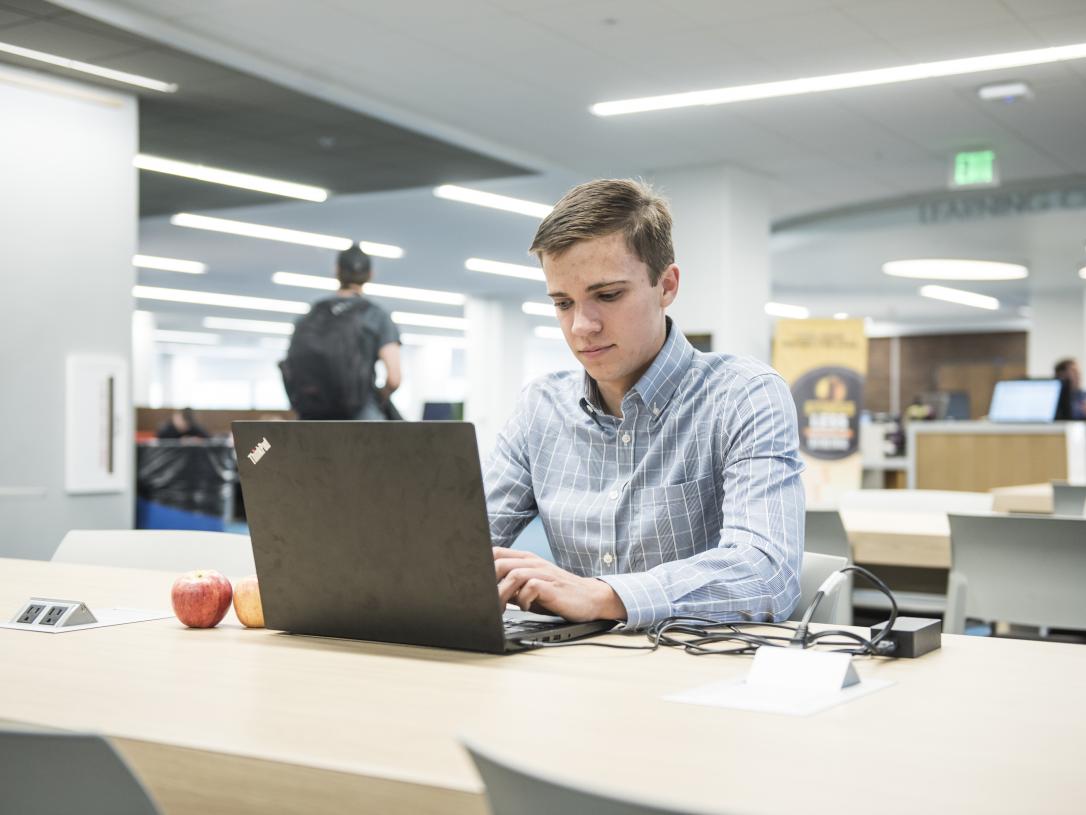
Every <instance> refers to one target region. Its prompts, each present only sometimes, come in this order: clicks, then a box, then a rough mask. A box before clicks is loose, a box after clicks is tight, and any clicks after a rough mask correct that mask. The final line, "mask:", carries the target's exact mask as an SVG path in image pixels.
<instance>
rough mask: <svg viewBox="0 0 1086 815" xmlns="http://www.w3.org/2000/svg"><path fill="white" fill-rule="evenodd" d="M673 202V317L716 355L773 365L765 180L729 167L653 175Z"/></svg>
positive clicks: (767, 213)
mask: <svg viewBox="0 0 1086 815" xmlns="http://www.w3.org/2000/svg"><path fill="white" fill-rule="evenodd" d="M652 182H653V185H654V186H655V187H656V188H657V189H658V190H659V191H660V192H661V193H662V194H663V195H664V196H665V197H666V198H667V199H668V200H669V201H670V203H671V214H672V218H673V220H674V228H673V231H672V234H673V236H674V241H675V262H676V263H678V265H679V272H680V277H679V296H678V298H677V299H676V300H675V303H674V305H672V306H671V308H670V310H669V314H670V315H671V317H672V319H674V320H675V322H676V324H677V325H678V326H679V328H680V329H681V330H682V331H683V333H685V334H711V335H712V350H714V351H724V352H727V353H732V354H748V355H750V356H753V357H757V358H758V359H761V360H763V361H765V362H768V361H769V358H770V342H769V341H770V323H769V319H768V317H766V314H765V311H764V308H765V304H766V302H767V301H768V300H769V299H770V297H769V196H768V192H767V189H766V184H765V182H764V180H763V179H761V178H759V177H757V176H754V175H752V174H750V173H747V172H744V171H743V170H739V169H736V168H734V167H729V166H725V165H714V166H707V167H685V168H681V169H677V170H665V171H660V172H656V173H653V175H652Z"/></svg>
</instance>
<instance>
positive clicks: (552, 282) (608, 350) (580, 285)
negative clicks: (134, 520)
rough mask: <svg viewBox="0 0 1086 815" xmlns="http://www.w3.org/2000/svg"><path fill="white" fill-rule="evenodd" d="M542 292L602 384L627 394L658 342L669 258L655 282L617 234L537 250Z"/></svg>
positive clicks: (675, 283)
mask: <svg viewBox="0 0 1086 815" xmlns="http://www.w3.org/2000/svg"><path fill="white" fill-rule="evenodd" d="M543 274H544V275H545V276H546V278H547V293H548V294H549V295H550V297H551V299H553V300H554V306H555V311H556V312H557V315H558V321H559V323H560V324H561V326H562V333H563V335H565V338H566V342H567V343H568V344H569V347H570V349H571V350H572V351H573V353H574V355H576V357H577V359H578V360H580V362H581V364H582V365H584V367H585V370H586V371H588V374H589V376H591V377H592V378H593V379H595V380H596V381H597V382H598V383H599V384H600V385H601V386H606V387H609V388H611V389H614V390H617V391H618V392H619V393H625V392H626V391H628V390H629V389H630V388H631V387H633V386H634V385H635V384H637V380H638V379H640V377H641V375H642V374H644V372H645V371H646V370H647V369H648V367H649V365H651V364H652V361H653V359H654V358H655V357H656V354H657V353H658V352H659V350H660V347H661V346H662V345H663V343H664V336H665V328H664V309H665V308H667V306H669V305H670V304H671V302H672V301H673V300H674V299H675V294H676V292H677V291H678V288H679V269H678V267H677V266H675V264H672V265H671V266H669V267H668V268H667V269H665V270H664V273H663V274H662V275H661V276H660V279H659V281H657V283H656V285H655V286H653V285H651V284H650V283H649V270H648V267H647V266H646V265H645V264H644V263H643V262H642V261H641V260H639V259H638V258H637V256H636V255H635V254H634V253H633V252H632V251H631V250H630V248H629V247H628V246H627V245H626V239H625V237H624V236H623V235H622V233H621V232H618V233H615V234H612V235H605V236H603V237H601V238H593V239H591V240H587V241H581V242H580V243H576V244H574V245H573V246H571V247H570V248H569V249H567V250H566V251H565V252H563V253H562V254H560V255H558V256H552V255H548V254H544V255H543Z"/></svg>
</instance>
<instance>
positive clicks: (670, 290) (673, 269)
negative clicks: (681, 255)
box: [657, 263, 679, 308]
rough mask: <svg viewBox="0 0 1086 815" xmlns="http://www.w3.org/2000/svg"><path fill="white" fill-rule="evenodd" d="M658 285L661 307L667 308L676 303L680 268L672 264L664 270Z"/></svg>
mask: <svg viewBox="0 0 1086 815" xmlns="http://www.w3.org/2000/svg"><path fill="white" fill-rule="evenodd" d="M657 285H659V287H660V305H661V306H664V307H665V308H666V307H667V306H670V305H671V304H672V303H673V302H675V296H676V295H677V294H678V293H679V267H678V266H676V265H675V264H674V263H672V264H671V265H670V266H668V267H667V268H666V269H664V271H663V272H661V273H660V279H659V280H658V281H657Z"/></svg>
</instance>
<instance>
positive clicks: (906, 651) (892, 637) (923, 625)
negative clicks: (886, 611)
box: [871, 617, 943, 659]
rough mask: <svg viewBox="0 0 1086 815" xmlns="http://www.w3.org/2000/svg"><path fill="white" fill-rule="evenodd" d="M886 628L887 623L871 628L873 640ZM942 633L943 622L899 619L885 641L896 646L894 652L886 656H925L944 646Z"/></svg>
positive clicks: (921, 618) (910, 618)
mask: <svg viewBox="0 0 1086 815" xmlns="http://www.w3.org/2000/svg"><path fill="white" fill-rule="evenodd" d="M887 622H889V620H887ZM884 628H886V623H879V624H878V625H873V626H871V636H872V638H874V637H875V635H877V634H878V633H879V632H881V631H882V630H883V629H884ZM942 632H943V623H942V620H932V619H928V618H927V617H898V618H897V619H896V620H894V627H893V628H891V629H890V632H889V633H888V634H887V635H886V638H885V639H884V640H883V642H892V643H893V644H894V650H893V651H891V652H890V653H888V654H887V655H886V656H890V657H905V658H906V659H911V658H913V657H919V656H923V655H924V654H926V653H927V652H928V651H934V650H935V649H936V648H938V647H939V646H940V645H942V640H941V636H942Z"/></svg>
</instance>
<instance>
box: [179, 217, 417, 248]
mask: <svg viewBox="0 0 1086 815" xmlns="http://www.w3.org/2000/svg"><path fill="white" fill-rule="evenodd" d="M170 223H171V224H173V225H174V226H187V227H190V228H191V229H207V230H210V231H211V232H226V233H228V234H230V235H244V236H245V237H248V238H263V239H264V240H269V241H282V242H284V243H298V244H301V245H302V246H316V247H318V248H320V249H338V250H339V251H341V252H342V251H343V250H344V249H349V248H350V247H351V245H352V244H353V243H354V242H353V241H352V240H351V239H350V238H340V237H337V236H335V235H322V234H320V233H319V232H302V231H301V230H298V229H284V228H282V227H278V226H265V225H264V224H251V223H248V222H247V221H231V220H228V219H226V218H211V217H209V216H207V215H193V214H192V213H191V212H179V213H177V214H176V215H174V216H173V217H172V218H170ZM358 247H359V248H360V249H361V250H362V251H363V252H365V253H366V254H367V255H373V256H375V257H380V258H402V257H403V249H401V248H400V247H399V246H393V245H392V244H388V243H373V242H372V241H359V242H358Z"/></svg>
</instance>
